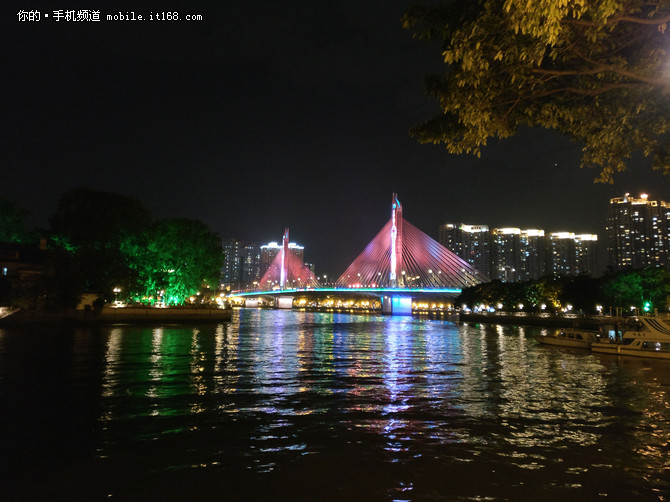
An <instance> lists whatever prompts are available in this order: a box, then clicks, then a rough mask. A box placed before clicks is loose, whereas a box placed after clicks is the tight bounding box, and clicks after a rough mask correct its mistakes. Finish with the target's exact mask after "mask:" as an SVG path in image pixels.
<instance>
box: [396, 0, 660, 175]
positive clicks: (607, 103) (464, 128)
mask: <svg viewBox="0 0 670 502" xmlns="http://www.w3.org/2000/svg"><path fill="white" fill-rule="evenodd" d="M668 21H670V0H602V1H598V2H595V1H588V0H571V1H562V2H559V1H557V0H533V1H527V0H445V1H442V2H439V3H437V4H432V5H428V4H417V5H415V6H413V7H411V8H410V9H409V10H408V11H407V12H406V14H405V16H404V18H403V24H404V26H405V27H406V28H408V29H410V30H412V31H413V32H414V35H415V37H418V38H421V39H428V40H437V41H439V42H440V44H441V50H442V55H443V57H444V61H445V63H447V65H448V68H447V71H446V72H445V73H444V74H443V75H441V76H430V77H428V78H427V79H426V88H427V92H428V93H429V95H431V96H433V97H435V98H436V99H437V100H438V101H439V104H440V108H441V112H442V113H441V114H440V115H438V116H436V117H434V118H432V119H430V120H428V121H426V122H424V123H423V124H420V125H418V126H416V127H414V128H413V129H412V134H413V136H415V137H416V138H417V139H418V140H419V141H420V142H422V143H444V144H445V145H446V148H447V150H448V151H449V152H450V153H473V154H476V155H479V154H480V149H481V147H483V146H485V145H486V143H487V140H488V139H489V138H507V137H510V136H512V135H513V134H515V133H516V132H517V131H518V130H519V128H520V127H522V126H530V127H544V128H548V129H554V130H557V131H560V132H561V133H563V134H565V135H567V136H569V137H570V138H572V139H573V140H575V141H578V142H579V143H581V144H583V151H582V153H583V155H582V166H592V167H597V168H599V169H600V175H599V177H598V179H597V181H601V182H612V176H613V174H614V173H616V172H619V171H623V170H625V168H626V160H627V159H629V158H630V157H631V155H632V154H633V152H636V151H640V152H642V153H643V154H644V155H645V156H650V157H652V159H653V162H652V165H653V167H654V169H660V170H662V171H663V173H664V174H669V173H670V151H669V146H670V143H669V139H668V136H669V135H668V132H669V131H670V79H668V76H667V71H668V70H667V67H668V53H667V51H668V47H670V36H669V35H668V32H667V31H666V23H667V22H668Z"/></svg>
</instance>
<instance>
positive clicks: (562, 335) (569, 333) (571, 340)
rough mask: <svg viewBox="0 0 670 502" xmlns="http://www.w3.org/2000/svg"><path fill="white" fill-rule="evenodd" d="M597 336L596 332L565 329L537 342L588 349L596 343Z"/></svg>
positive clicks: (540, 338)
mask: <svg viewBox="0 0 670 502" xmlns="http://www.w3.org/2000/svg"><path fill="white" fill-rule="evenodd" d="M597 335H598V333H597V332H596V331H587V330H581V329H573V328H565V329H561V330H559V331H558V332H556V333H554V334H552V335H545V336H541V337H539V338H538V340H539V341H540V343H542V344H545V345H557V346H560V347H573V348H578V349H588V348H589V347H591V344H592V343H593V342H595V341H596V337H597Z"/></svg>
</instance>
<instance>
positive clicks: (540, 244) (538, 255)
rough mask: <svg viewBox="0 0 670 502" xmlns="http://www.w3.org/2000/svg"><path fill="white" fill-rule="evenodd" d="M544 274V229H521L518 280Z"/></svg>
mask: <svg viewBox="0 0 670 502" xmlns="http://www.w3.org/2000/svg"><path fill="white" fill-rule="evenodd" d="M544 274H545V239H544V230H530V229H529V230H521V233H520V234H519V273H518V276H519V280H522V281H529V280H537V279H539V278H540V277H542V276H543V275H544Z"/></svg>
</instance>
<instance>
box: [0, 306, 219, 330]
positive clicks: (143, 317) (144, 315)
mask: <svg viewBox="0 0 670 502" xmlns="http://www.w3.org/2000/svg"><path fill="white" fill-rule="evenodd" d="M231 316H232V309H230V308H217V307H164V308H158V307H123V308H113V307H105V308H103V309H102V310H69V311H45V310H18V311H16V312H13V313H12V314H10V315H7V316H5V317H3V318H1V319H0V327H5V326H26V325H35V324H68V323H69V324H120V323H129V324H132V323H193V322H195V323H200V322H223V321H229V320H230V318H231Z"/></svg>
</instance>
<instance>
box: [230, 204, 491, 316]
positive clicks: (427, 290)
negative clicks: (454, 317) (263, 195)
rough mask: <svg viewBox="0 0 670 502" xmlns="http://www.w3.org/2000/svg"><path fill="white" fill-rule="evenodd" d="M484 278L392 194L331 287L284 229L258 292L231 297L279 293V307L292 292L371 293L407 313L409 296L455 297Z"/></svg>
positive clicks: (390, 310)
mask: <svg viewBox="0 0 670 502" xmlns="http://www.w3.org/2000/svg"><path fill="white" fill-rule="evenodd" d="M486 281H488V279H487V278H486V277H485V276H484V275H483V274H481V273H480V272H478V271H477V270H476V269H475V268H473V267H472V265H470V264H469V263H467V262H466V261H464V260H463V259H461V258H459V257H458V256H456V255H455V254H454V253H452V252H451V251H449V250H448V249H447V248H445V247H444V246H442V245H441V244H440V243H438V242H437V241H435V240H434V239H432V238H430V237H429V236H428V235H426V234H425V233H423V232H422V231H421V230H419V229H418V228H416V227H415V226H414V225H412V224H411V223H409V222H408V221H406V220H404V218H403V216H402V205H401V204H400V202H399V201H398V197H397V195H396V194H393V200H392V211H391V219H390V220H389V221H388V222H387V223H386V225H384V226H383V227H382V229H381V230H380V231H379V233H378V234H377V235H376V236H375V238H374V239H372V241H370V243H369V244H368V245H367V246H366V247H365V249H364V250H363V252H362V253H361V254H360V255H359V256H358V257H357V258H356V259H355V260H354V261H353V262H352V263H351V265H349V267H348V268H347V269H346V270H345V271H344V273H343V274H342V275H341V276H340V277H339V278H338V279H337V281H336V283H335V284H336V287H334V288H333V287H330V288H328V287H322V286H321V285H320V284H319V282H318V280H317V278H316V276H314V274H313V273H312V271H311V270H309V268H307V267H306V266H305V265H304V264H303V263H302V262H301V261H300V260H299V259H298V258H297V257H296V256H295V255H294V254H293V253H292V252H291V250H290V249H289V247H288V229H286V230H285V231H284V240H283V246H282V250H281V251H280V252H279V253H278V254H277V256H276V257H275V259H274V261H273V262H272V264H271V265H270V267H269V269H268V271H267V272H266V273H265V275H264V276H263V278H262V279H261V281H260V283H259V289H258V290H257V291H243V292H236V293H233V294H232V295H231V296H239V297H258V296H266V295H273V296H278V297H283V298H284V300H279V301H278V303H279V306H285V307H290V305H291V304H292V301H293V297H292V295H296V294H304V293H306V292H310V293H312V294H335V295H352V294H355V295H370V296H376V297H378V298H380V299H381V305H382V312H384V313H387V314H396V315H397V314H411V312H412V298H417V297H426V296H441V297H448V298H455V297H456V296H458V294H460V292H461V290H462V288H465V287H469V286H474V285H476V284H479V283H481V282H486Z"/></svg>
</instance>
